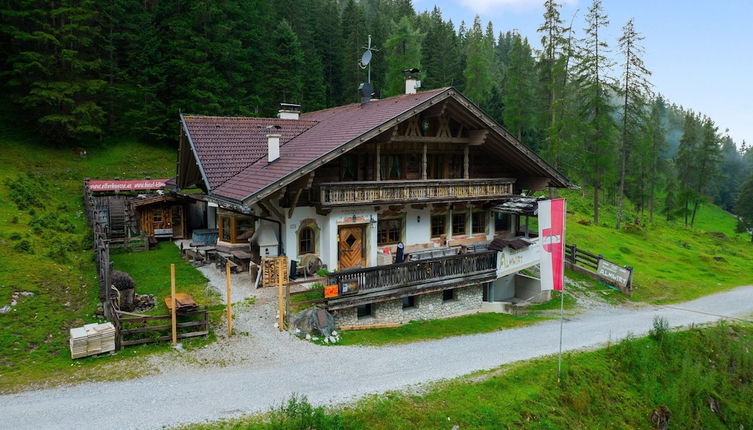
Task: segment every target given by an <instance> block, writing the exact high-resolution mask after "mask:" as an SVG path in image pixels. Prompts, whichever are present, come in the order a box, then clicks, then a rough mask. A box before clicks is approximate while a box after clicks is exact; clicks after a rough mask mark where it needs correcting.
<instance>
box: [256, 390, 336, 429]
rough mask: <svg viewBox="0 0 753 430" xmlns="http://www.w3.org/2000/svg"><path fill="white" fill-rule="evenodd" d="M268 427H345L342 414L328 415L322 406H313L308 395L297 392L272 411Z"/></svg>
mask: <svg viewBox="0 0 753 430" xmlns="http://www.w3.org/2000/svg"><path fill="white" fill-rule="evenodd" d="M265 427H267V428H272V429H279V430H283V429H285V430H287V429H290V430H294V429H296V430H297V429H332V430H337V429H344V428H345V426H344V425H343V422H342V418H341V417H340V415H338V414H335V415H328V414H327V413H326V412H325V411H324V408H323V407H321V406H318V407H313V406H312V405H311V403H309V402H308V399H307V398H306V396H302V397H300V398H299V397H298V396H296V395H295V394H294V395H293V396H292V397H291V398H290V400H288V402H287V403H286V404H283V405H281V406H280V407H279V408H275V409H273V410H272V412H271V413H270V419H269V426H265Z"/></svg>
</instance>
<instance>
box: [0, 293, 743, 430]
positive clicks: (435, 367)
mask: <svg viewBox="0 0 753 430" xmlns="http://www.w3.org/2000/svg"><path fill="white" fill-rule="evenodd" d="M272 305H273V303H267V304H266V305H265V304H264V303H260V306H258V308H259V309H262V308H270V307H272ZM256 307H257V306H256V305H255V306H253V307H252V308H251V309H254V308H256ZM751 313H753V286H748V287H740V288H737V289H734V290H731V291H728V292H724V293H720V294H715V295H712V296H707V297H703V298H701V299H698V300H694V301H691V302H686V303H680V304H676V305H672V306H656V307H655V306H642V307H639V308H623V307H621V308H613V309H603V308H598V309H590V310H587V311H586V312H584V313H581V314H578V315H575V316H572V317H570V318H569V319H568V320H566V322H565V328H564V349H565V350H574V349H582V348H592V347H594V346H598V345H599V344H603V343H604V342H607V341H617V340H619V339H621V338H624V337H625V336H626V335H627V334H628V333H633V334H636V335H640V334H644V333H646V332H647V331H648V330H649V329H650V328H651V324H652V320H653V318H654V317H655V316H663V317H665V318H666V319H667V320H668V321H669V324H670V325H671V326H687V325H689V324H699V323H708V322H712V321H716V320H718V319H719V318H720V316H721V315H726V316H749V315H751ZM259 316H260V315H258V314H257V315H256V318H259ZM251 318H252V319H253V318H254V317H251ZM246 324H247V326H249V327H251V326H253V324H250V323H246ZM266 324H268V320H267V323H266ZM265 333H266V334H259V335H258V336H259V337H253V336H255V335H254V334H251V335H250V336H248V338H250V339H255V340H247V339H244V338H246V336H237V337H234V338H233V339H232V340H230V341H228V340H220V341H218V342H216V343H215V344H214V345H210V348H223V346H222V345H227V343H231V344H232V343H234V342H238V343H243V342H248V344H249V345H257V346H259V345H261V344H266V345H265V346H264V347H263V348H261V347H260V348H261V350H259V351H250V350H247V351H246V350H245V349H243V348H241V349H240V350H244V351H245V353H246V354H247V355H246V356H244V357H236V358H233V359H231V360H230V361H232V363H230V364H229V365H227V366H226V367H215V366H209V367H206V366H200V367H197V366H192V365H189V364H187V365H185V366H173V367H170V368H169V370H167V371H165V372H164V373H161V374H159V375H154V376H148V377H144V378H141V379H137V380H131V381H124V382H108V383H96V384H94V383H92V384H82V385H77V386H73V387H65V388H57V389H51V390H43V391H32V392H26V393H21V394H14V395H6V396H0V417H2V418H1V420H0V427H3V428H13V429H27V428H28V429H38V428H45V429H58V428H60V429H68V428H77V429H85V428H92V429H109V428H113V429H127V428H134V429H149V428H160V427H162V426H172V425H177V424H180V423H188V422H200V421H204V420H216V419H221V418H228V417H233V416H238V415H242V414H248V413H253V412H258V411H264V410H267V409H268V408H269V407H270V406H273V405H277V404H280V403H281V402H282V401H284V400H285V399H287V398H288V397H289V396H290V394H291V393H294V392H295V393H299V394H304V395H306V396H308V398H309V400H310V401H311V402H312V403H315V404H324V403H333V402H344V401H350V400H354V399H356V398H358V397H360V396H363V395H365V394H367V393H375V392H384V391H387V390H394V389H401V388H406V387H408V386H411V385H415V384H420V383H422V382H426V381H433V380H439V379H444V378H452V377H456V376H460V375H464V374H468V373H470V372H473V371H476V370H482V369H490V368H493V367H496V366H499V365H501V364H504V363H510V362H514V361H518V360H526V359H530V358H533V357H538V356H542V355H547V354H552V353H555V352H556V351H557V346H558V334H559V322H558V321H548V322H543V323H540V324H537V325H533V326H528V327H524V328H520V329H514V330H504V331H499V332H494V333H487V334H479V335H473V336H463V337H457V338H449V339H442V340H437V341H428V342H420V343H414V344H408V345H399V346H390V347H381V348H375V347H320V346H316V345H313V344H310V343H307V342H303V341H298V340H295V339H292V338H291V336H289V335H287V334H284V333H283V334H280V333H276V334H275V333H274V331H273V330H267V331H266V332H265ZM267 336H269V337H267ZM224 348H228V347H227V346H225V347H224ZM228 349H230V350H234V351H235V350H237V349H235V348H228ZM183 354H186V353H180V352H175V353H172V354H166V356H167V360H170V357H173V358H174V359H175V360H177V361H181V360H182V357H183ZM163 357H164V356H163ZM241 358H242V359H241ZM163 359H165V358H163ZM184 361H185V360H184Z"/></svg>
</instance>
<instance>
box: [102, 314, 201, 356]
mask: <svg viewBox="0 0 753 430" xmlns="http://www.w3.org/2000/svg"><path fill="white" fill-rule="evenodd" d="M171 319H172V316H171V315H170V314H167V315H141V314H134V313H130V312H123V311H115V327H116V329H117V331H118V334H117V335H116V336H118V338H117V342H116V344H117V345H119V347H118V349H120V348H121V347H124V346H132V345H141V344H143V343H152V342H162V341H167V340H172V324H171V322H170V321H171ZM154 321H167V322H168V323H167V324H160V325H149V324H150V323H151V322H154ZM134 324H138V325H139V327H131V328H127V327H126V326H130V325H134ZM176 327H177V329H178V335H177V338H178V339H186V338H190V337H197V336H205V335H207V334H209V310H208V308H207V307H206V306H204V308H203V309H199V310H196V311H191V312H185V313H179V314H178V322H177V324H176ZM188 327H190V328H192V329H193V328H195V330H196V331H182V332H181V329H185V328H188ZM162 333H166V334H162ZM137 334H138V335H140V336H135V338H133V336H132V335H137Z"/></svg>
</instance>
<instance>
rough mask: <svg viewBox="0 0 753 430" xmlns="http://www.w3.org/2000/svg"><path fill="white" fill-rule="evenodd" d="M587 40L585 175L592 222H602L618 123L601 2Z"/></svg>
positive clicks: (591, 14)
mask: <svg viewBox="0 0 753 430" xmlns="http://www.w3.org/2000/svg"><path fill="white" fill-rule="evenodd" d="M586 24H587V27H586V29H585V31H586V38H585V39H584V40H583V41H582V46H581V47H580V48H579V53H578V57H579V58H578V64H577V65H576V74H577V77H576V79H577V84H578V93H579V98H580V99H581V106H580V109H581V119H582V121H584V122H583V124H582V131H581V137H582V139H583V148H584V149H585V151H584V156H585V157H584V158H585V160H584V161H585V163H584V164H583V168H584V169H583V176H584V178H586V179H587V180H588V182H590V184H591V186H592V187H593V211H594V212H593V219H594V223H595V224H598V223H599V193H600V192H601V191H602V190H603V188H604V189H605V188H606V185H608V184H609V183H610V181H611V179H612V178H611V174H612V172H613V168H614V134H615V124H614V120H613V116H612V111H613V108H612V106H611V105H610V103H609V96H610V94H611V93H612V92H613V89H614V79H613V78H611V77H610V76H609V72H610V69H611V67H612V66H613V62H612V61H611V60H610V59H609V57H607V54H608V45H607V43H606V41H605V40H604V37H605V36H604V33H605V30H606V27H607V25H608V24H609V19H608V18H607V16H606V14H605V13H604V10H603V7H602V4H601V0H594V1H593V3H592V4H591V7H590V8H589V10H588V14H587V15H586Z"/></svg>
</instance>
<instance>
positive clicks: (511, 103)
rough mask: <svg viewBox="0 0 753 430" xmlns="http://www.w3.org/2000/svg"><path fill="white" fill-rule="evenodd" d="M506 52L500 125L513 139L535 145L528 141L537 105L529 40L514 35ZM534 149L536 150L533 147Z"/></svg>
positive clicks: (516, 34) (530, 140)
mask: <svg viewBox="0 0 753 430" xmlns="http://www.w3.org/2000/svg"><path fill="white" fill-rule="evenodd" d="M511 40H512V43H511V46H510V51H509V62H508V63H507V64H506V65H505V66H504V92H503V94H504V95H503V97H502V100H503V103H504V114H503V117H502V118H503V122H504V124H505V127H507V129H508V130H510V131H511V132H512V133H513V135H515V137H517V138H518V140H520V141H521V142H524V143H526V144H527V145H529V146H532V145H535V144H536V143H535V142H534V141H533V140H532V139H528V136H530V135H531V132H532V130H533V128H534V126H535V115H536V105H535V100H534V88H533V81H532V79H531V78H532V77H533V76H534V73H533V71H534V66H535V64H534V60H533V57H532V50H531V47H530V45H528V40H527V39H525V38H522V37H521V36H520V34H518V33H514V34H513V36H512V38H511ZM534 149H536V148H535V147H534Z"/></svg>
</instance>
